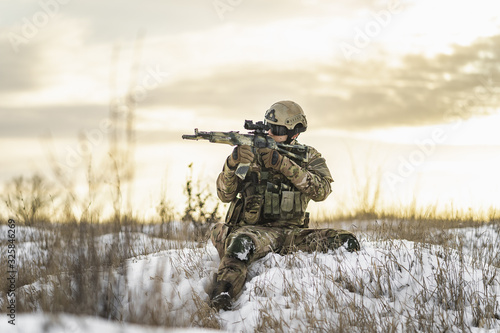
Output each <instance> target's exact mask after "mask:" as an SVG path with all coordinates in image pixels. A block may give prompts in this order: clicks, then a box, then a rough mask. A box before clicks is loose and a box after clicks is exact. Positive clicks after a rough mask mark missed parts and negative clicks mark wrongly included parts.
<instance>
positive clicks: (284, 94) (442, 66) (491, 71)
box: [144, 35, 500, 130]
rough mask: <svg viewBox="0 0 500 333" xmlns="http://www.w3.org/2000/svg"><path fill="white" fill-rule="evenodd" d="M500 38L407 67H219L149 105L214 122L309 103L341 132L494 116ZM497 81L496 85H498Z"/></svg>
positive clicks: (413, 58) (153, 96) (170, 88)
mask: <svg viewBox="0 0 500 333" xmlns="http://www.w3.org/2000/svg"><path fill="white" fill-rule="evenodd" d="M498 45H500V35H497V36H492V37H484V38H480V39H478V40H476V41H475V42H474V43H473V44H471V45H468V46H453V48H452V52H451V53H450V54H439V55H437V56H435V57H426V56H424V55H419V54H413V55H407V56H404V57H403V58H402V59H401V62H400V65H399V66H393V65H389V64H388V63H387V62H382V61H366V62H355V61H353V62H342V63H340V62H338V63H336V64H334V65H318V66H316V67H312V68H309V67H296V68H287V69H275V68H266V66H265V65H262V64H252V65H234V66H226V67H224V68H219V70H218V71H214V72H213V73H212V74H211V75H207V76H204V77H199V78H189V79H185V80H178V81H175V82H171V83H169V84H165V85H163V86H161V87H160V88H158V89H156V90H155V91H152V92H151V93H150V95H149V96H148V98H147V99H146V100H145V101H144V105H145V106H146V107H160V106H161V107H176V108H184V109H190V110H193V109H194V110H197V112H199V113H200V114H206V113H208V112H212V113H213V116H214V117H227V118H242V117H244V115H245V114H252V115H254V114H257V113H256V108H257V109H259V110H258V114H261V113H263V112H264V110H265V108H266V107H267V106H269V105H270V104H272V103H273V102H275V101H277V100H281V99H292V100H295V101H297V102H298V103H299V104H302V106H303V107H304V109H305V111H306V114H307V115H308V118H309V119H310V123H311V124H314V125H315V126H320V127H330V128H336V129H351V130H358V129H371V128H382V127H389V126H408V125H409V126H419V125H429V124H436V123H443V122H447V121H451V120H453V119H452V118H453V117H454V116H459V117H461V118H463V119H466V118H469V117H470V116H473V115H478V114H482V113H489V112H492V110H493V109H494V108H495V107H497V105H498V104H497V103H498V100H497V97H496V95H497V94H498V92H499V89H500V66H499V65H498V64H499V63H500V47H499V46H498ZM495 80H496V82H495Z"/></svg>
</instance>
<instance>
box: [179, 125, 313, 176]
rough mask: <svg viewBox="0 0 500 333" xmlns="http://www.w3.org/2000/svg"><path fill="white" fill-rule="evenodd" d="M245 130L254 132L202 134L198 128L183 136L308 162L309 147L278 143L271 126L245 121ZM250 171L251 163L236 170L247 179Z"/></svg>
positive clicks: (243, 164)
mask: <svg viewBox="0 0 500 333" xmlns="http://www.w3.org/2000/svg"><path fill="white" fill-rule="evenodd" d="M244 127H245V129H247V130H249V131H252V132H250V133H248V134H240V132H237V131H231V132H200V131H198V129H197V128H195V129H194V135H187V134H184V135H183V136H182V138H183V139H185V140H200V139H201V140H208V141H210V142H214V143H224V144H228V145H231V146H242V145H247V146H251V147H254V150H255V148H266V147H267V148H270V149H274V150H277V151H278V152H280V153H281V154H283V155H285V156H288V157H291V158H292V159H294V160H297V161H300V162H307V147H306V146H304V145H289V144H284V143H278V142H276V141H274V139H273V138H272V137H270V136H269V134H268V132H267V131H268V130H269V126H268V125H266V124H264V123H263V122H262V121H258V122H257V123H255V124H254V122H253V121H251V120H245V125H244ZM249 169H250V164H249V163H240V164H239V165H238V168H237V169H236V175H237V176H238V177H239V178H241V179H245V177H246V174H247V172H248V170H249Z"/></svg>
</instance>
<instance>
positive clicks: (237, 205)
mask: <svg viewBox="0 0 500 333" xmlns="http://www.w3.org/2000/svg"><path fill="white" fill-rule="evenodd" d="M264 122H265V123H267V124H268V125H269V127H270V130H269V136H271V137H272V138H273V139H274V140H275V141H276V142H278V143H285V144H294V145H297V144H298V142H297V141H296V140H297V137H298V136H299V134H300V133H301V132H304V131H305V130H306V129H307V121H306V117H305V114H304V111H303V110H302V108H301V107H300V106H299V105H298V104H296V103H294V102H292V101H281V102H278V103H275V104H273V105H272V106H271V107H270V108H269V110H267V111H266V114H265V120H264ZM240 163H250V170H249V172H248V174H247V176H246V177H245V179H244V180H241V179H240V178H238V177H237V176H236V175H235V171H236V168H237V167H238V165H239V164H240ZM331 182H333V179H332V176H331V174H330V171H329V170H328V167H327V165H326V162H325V159H324V158H323V157H321V154H320V153H319V152H318V151H317V150H316V149H314V148H313V147H310V146H307V162H299V161H294V160H293V159H292V158H289V157H287V156H283V155H282V154H280V153H279V152H278V151H276V150H272V149H269V148H258V149H257V150H255V149H253V148H252V147H250V146H237V147H236V148H234V150H233V152H232V153H231V155H229V157H228V158H227V159H226V162H225V164H224V167H223V170H222V172H221V173H220V174H219V176H218V178H217V195H218V197H219V199H220V200H221V201H222V202H230V203H231V204H230V206H229V209H228V212H227V216H226V221H225V223H217V224H216V225H215V226H214V228H213V229H212V231H211V239H212V243H213V244H214V246H215V247H216V248H217V251H218V253H219V256H220V258H221V261H220V265H219V270H218V272H217V281H216V283H215V285H214V287H213V290H212V292H211V294H210V301H211V305H212V307H213V308H215V309H217V310H218V309H224V310H228V309H230V308H231V302H232V300H233V299H235V298H236V297H237V296H238V295H239V293H240V292H241V290H242V289H243V285H244V284H245V280H246V277H247V268H248V265H250V264H251V263H252V262H254V261H256V260H257V259H259V258H262V257H264V256H265V255H266V254H268V253H269V252H275V253H280V254H286V253H290V252H292V251H294V250H301V251H305V252H312V251H322V252H326V251H328V250H334V249H337V248H339V247H340V246H342V245H344V246H345V247H346V248H347V250H348V251H357V250H359V248H360V247H359V243H358V241H357V239H356V237H355V236H354V235H353V234H352V233H350V232H348V231H345V230H334V229H308V222H309V221H308V216H309V214H308V213H306V208H307V204H308V202H309V200H311V199H312V200H314V201H322V200H325V199H326V198H327V197H328V195H329V194H330V192H331V187H330V183H331Z"/></svg>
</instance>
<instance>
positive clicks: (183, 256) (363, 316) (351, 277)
mask: <svg viewBox="0 0 500 333" xmlns="http://www.w3.org/2000/svg"><path fill="white" fill-rule="evenodd" d="M6 228H7V227H6V226H1V229H0V235H1V237H0V241H1V250H2V256H3V257H2V265H3V266H2V268H3V267H6V265H7V263H6V262H5V259H6V255H5V254H6V250H7V243H6V237H5V236H6V235H7V232H6V230H7V229H6ZM42 233H43V232H39V231H37V229H36V228H24V227H17V255H18V257H17V259H18V264H19V265H20V266H23V265H33V264H37V265H43V263H44V262H47V261H49V260H51V259H50V258H51V254H50V252H51V247H50V246H48V245H47V235H42ZM443 233H446V234H447V236H448V237H447V239H452V240H454V241H453V244H457V246H455V247H449V246H448V245H449V244H450V243H449V242H448V243H447V245H445V246H443V245H431V244H428V243H420V242H412V241H408V240H403V239H376V238H378V237H374V236H373V235H370V234H369V233H367V232H363V233H360V234H359V236H360V239H361V246H362V249H361V251H359V252H357V253H349V252H347V251H345V250H344V249H340V250H338V251H336V252H331V253H313V254H308V253H296V254H293V255H288V256H280V255H277V254H269V255H267V256H266V257H264V258H262V259H261V260H259V261H258V262H256V263H255V264H253V265H252V266H251V267H250V270H249V276H248V280H247V283H246V286H245V289H244V290H243V292H242V294H241V295H240V297H239V298H238V300H237V301H236V302H235V304H234V308H233V309H232V310H231V311H220V312H218V313H215V312H213V311H212V310H211V309H210V308H209V307H208V306H207V304H206V302H207V300H208V295H207V291H208V290H209V288H210V285H211V283H212V279H213V274H214V273H215V272H216V271H217V267H218V263H219V258H218V256H217V251H216V250H215V248H214V247H213V246H212V245H211V244H208V243H201V244H197V243H187V242H184V243H182V244H180V243H179V242H174V241H168V240H165V239H161V238H158V237H153V236H151V235H148V234H147V233H131V234H127V235H126V237H128V243H127V244H128V245H127V246H129V247H136V249H132V251H131V252H130V253H136V254H138V255H135V256H131V257H130V258H129V259H127V260H124V261H123V262H121V263H120V264H118V265H116V266H113V267H114V268H113V269H107V270H106V269H103V268H102V267H100V268H98V269H97V268H96V270H99V271H98V272H97V273H96V272H94V273H92V274H94V276H95V277H96V279H97V280H96V281H97V282H96V285H95V289H97V292H98V293H101V294H106V293H107V294H108V297H106V298H99V299H102V300H103V301H102V302H103V304H97V307H98V308H99V309H100V308H102V307H108V308H110V310H109V309H108V310H107V312H106V313H108V318H112V319H114V320H109V319H103V318H101V317H98V316H95V315H94V316H92V315H81V314H78V313H77V314H74V313H73V314H70V313H65V311H61V310H53V311H54V312H56V313H58V314H49V313H47V312H44V309H47V307H50V306H55V305H54V304H52V305H50V304H49V305H47V304H46V303H47V300H52V302H54V301H55V302H57V300H58V298H57V297H55V296H54V295H55V294H57V292H58V289H60V288H62V287H61V285H62V283H64V282H61V281H68V280H67V279H62V278H61V276H63V275H64V276H70V277H69V281H70V282H69V285H70V289H69V290H72V291H73V292H74V291H75V289H78V288H79V287H78V286H79V284H78V281H79V279H80V278H81V276H80V277H79V276H75V275H71V274H70V273H69V272H61V273H60V274H59V275H47V276H44V277H40V278H39V279H37V280H36V281H33V282H31V283H29V284H26V285H23V286H18V287H17V289H16V302H17V304H18V307H19V306H20V304H21V303H22V304H23V305H22V307H23V309H24V310H25V311H19V312H17V313H16V316H15V324H16V325H15V326H14V325H11V324H9V322H8V320H9V317H8V316H7V314H6V310H7V305H8V303H7V301H8V300H9V298H7V297H6V295H5V292H4V293H0V302H1V303H2V304H0V305H1V310H0V312H1V314H2V315H1V318H0V332H23V333H38V332H40V333H41V332H49V333H56V332H74V333H79V332H85V333H86V332H89V333H90V332H107V333H113V332H139V333H141V332H165V331H166V332H173V331H179V332H200V331H210V330H212V329H213V330H222V331H227V332H342V331H349V332H369V331H374V332H390V331H393V332H408V331H410V332H427V331H435V332H443V331H451V332H454V331H457V332H462V331H466V332H468V331H470V332H488V331H489V332H500V306H499V304H500V268H499V260H500V259H499V257H500V251H499V249H500V236H499V235H500V228H499V226H498V224H497V225H494V224H490V225H488V226H481V227H478V228H464V229H451V230H447V231H443ZM23 235H24V236H23ZM28 236H29V237H28ZM126 237H125V234H124V233H120V234H107V235H102V236H98V237H95V246H94V247H93V249H94V251H96V253H97V255H98V256H106V255H109V252H107V249H108V250H109V248H110V247H111V244H112V243H115V244H116V242H123V241H124V238H126ZM42 240H44V241H42ZM145 249H146V251H145ZM156 249H162V250H159V251H156ZM114 250H120V247H119V246H118V247H115V249H114ZM144 251H145V252H144ZM148 252H149V254H140V253H148ZM40 263H42V264H40ZM41 270H42V271H43V269H42V268H41ZM4 271H5V269H4ZM81 274H83V275H85V274H90V273H89V272H88V271H82V272H81ZM2 279H5V277H3V276H2ZM20 279H21V277H18V281H19V280H20ZM77 294H78V293H75V295H77ZM44 295H45V296H44ZM67 297H69V299H70V300H71V299H73V298H74V302H78V301H79V299H78V297H77V296H73V293H71V295H69V296H67ZM72 297H73V298H72ZM26 309H29V311H27V310H26ZM54 309H57V307H54ZM144 323H156V325H159V326H152V325H145V324H144ZM164 327H168V328H164ZM175 327H179V328H175Z"/></svg>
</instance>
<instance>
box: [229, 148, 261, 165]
mask: <svg viewBox="0 0 500 333" xmlns="http://www.w3.org/2000/svg"><path fill="white" fill-rule="evenodd" d="M254 157H255V155H254V154H253V152H252V147H250V146H236V147H235V148H234V150H233V153H232V154H231V155H229V157H228V158H227V165H228V166H229V167H230V168H231V169H234V168H236V166H237V165H238V164H240V163H251V162H252V161H253V159H254Z"/></svg>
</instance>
